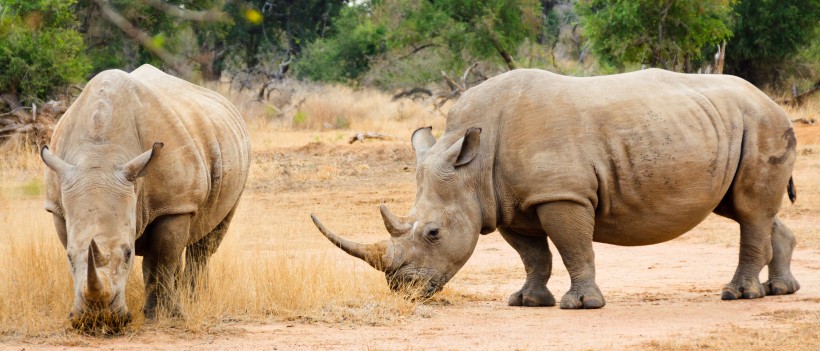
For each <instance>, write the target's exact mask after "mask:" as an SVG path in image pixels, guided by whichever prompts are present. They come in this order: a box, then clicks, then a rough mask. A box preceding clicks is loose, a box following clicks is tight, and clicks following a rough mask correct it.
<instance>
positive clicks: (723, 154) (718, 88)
mask: <svg viewBox="0 0 820 351" xmlns="http://www.w3.org/2000/svg"><path fill="white" fill-rule="evenodd" d="M795 143H796V141H795V137H794V133H793V131H792V126H791V123H790V122H789V119H788V118H787V116H786V114H785V113H784V112H783V110H782V109H780V107H778V105H777V104H775V103H774V102H773V101H772V100H771V99H769V98H768V97H767V96H766V95H765V94H763V93H762V92H760V90H758V89H756V88H755V87H754V86H752V85H751V84H749V83H747V82H745V81H743V80H742V79H739V78H736V77H732V76H723V75H686V74H679V73H672V72H667V71H663V70H658V69H650V70H645V71H640V72H635V73H627V74H618V75H612V76H603V77H590V78H575V77H565V76H560V75H556V74H552V73H549V72H545V71H539V70H515V71H512V72H509V73H505V74H502V75H499V76H497V77H494V78H492V79H489V80H487V81H486V82H484V83H482V84H480V85H478V86H476V87H474V88H472V89H470V90H469V91H467V92H466V93H465V94H464V96H462V97H461V99H459V101H458V103H456V104H455V105H454V106H453V107H452V109H451V110H450V113H449V115H448V117H447V127H446V130H445V131H444V134H443V135H442V136H441V138H440V139H439V140H438V141H436V139H435V138H434V137H433V135H432V134H431V128H421V129H418V130H416V131H415V132H414V133H413V136H412V144H413V148H414V149H415V150H416V164H417V169H416V180H417V193H416V202H415V205H414V206H413V208H412V209H411V210H410V214H409V216H408V217H405V218H399V217H395V216H393V215H391V214H390V213H389V212H388V211H387V210H386V208H385V207H383V206H382V208H381V210H382V216H383V218H384V222H385V226H386V227H387V230H388V231H389V232H390V234H391V235H392V238H391V239H390V240H386V241H382V242H379V243H375V244H368V245H363V244H358V243H354V242H350V241H348V240H346V239H343V238H341V237H339V236H337V235H335V234H333V233H332V232H330V231H329V230H327V229H326V228H325V227H323V226H322V225H321V224H320V223H319V221H318V220H317V219H316V217H315V216H314V217H313V220H314V223H315V224H316V225H317V226H318V227H319V229H320V230H321V231H322V232H323V233H324V235H325V236H327V238H328V239H330V241H332V242H333V243H335V244H336V245H338V246H339V247H340V248H341V249H342V250H344V251H346V252H347V253H348V254H351V255H353V256H355V257H358V258H360V259H363V260H365V261H367V262H368V263H369V264H370V265H372V266H374V267H376V268H377V269H380V270H382V271H384V272H385V273H386V276H387V278H388V281H389V282H390V283H391V287H393V288H394V289H395V288H397V287H399V286H401V285H402V284H403V283H420V284H421V285H422V286H421V288H422V290H421V293H422V294H423V295H427V296H429V295H432V294H434V293H435V292H437V291H439V290H440V289H441V288H442V287H443V286H444V284H445V283H446V282H447V281H448V280H450V278H452V277H453V275H454V274H455V273H456V272H457V271H458V270H459V268H461V266H462V265H464V263H465V262H466V261H467V259H468V258H469V257H470V255H471V254H472V252H473V250H474V248H475V245H476V241H477V240H478V236H479V233H482V234H487V233H490V232H492V231H494V230H496V229H498V231H499V232H500V233H501V235H502V236H503V237H504V239H505V240H506V241H507V242H508V243H509V244H510V245H511V246H512V247H513V248H514V249H515V250H516V251H518V253H519V254H520V255H521V259H522V261H523V262H524V268H525V270H526V281H525V283H524V286H523V287H522V288H521V290H519V291H517V292H515V293H514V294H512V295H511V296H510V298H509V304H510V305H513V306H520V305H523V306H553V305H555V299H554V298H553V296H552V294H551V293H550V292H549V290H547V288H546V283H547V280H548V279H549V277H550V274H551V268H552V262H551V261H552V255H551V253H550V250H549V248H548V245H547V237H549V238H550V239H551V241H552V242H553V244H554V245H555V247H556V248H557V249H558V252H559V253H560V254H561V258H562V259H563V261H564V264H565V265H566V267H567V270H568V271H569V274H570V278H571V281H572V286H571V287H570V289H569V291H568V292H567V293H566V294H565V295H564V297H563V298H562V299H561V308H600V307H602V306H604V304H605V303H604V297H603V295H602V294H601V291H600V290H599V289H598V286H597V284H596V283H595V263H594V253H593V251H592V242H593V241H596V242H602V243H609V244H615V245H626V246H633V245H649V244H655V243H660V242H664V241H667V240H671V239H673V238H676V237H678V236H679V235H681V234H683V233H685V232H687V231H688V230H690V229H692V228H693V227H694V226H696V225H697V224H698V223H700V222H701V221H703V219H704V218H706V216H708V215H709V213H711V212H714V213H717V214H719V215H721V216H724V217H728V218H730V219H733V220H735V221H737V222H738V223H739V224H740V260H739V264H738V267H737V271H736V272H735V275H734V277H733V278H732V281H731V282H730V283H729V284H728V285H726V286H725V287H724V288H723V293H722V296H721V297H722V298H723V299H724V300H732V299H738V298H744V299H746V298H758V297H763V296H764V295H766V294H771V295H779V294H791V293H794V292H795V291H797V290H798V289H799V287H800V286H799V285H798V283H797V281H796V280H795V279H794V277H793V276H792V274H791V271H790V268H789V265H790V261H791V256H792V250H793V248H794V245H795V239H794V236H793V235H792V233H791V231H790V230H789V229H788V228H786V226H785V225H784V224H783V223H782V222H781V221H780V220H779V219H778V218H777V216H776V215H777V212H778V209H779V208H780V205H781V202H782V199H783V194H784V192H786V190H787V188H788V190H789V197H790V199H791V200H792V201H794V199H795V196H796V194H795V192H794V185H793V183H792V181H791V173H792V166H793V164H794V160H795V157H796V156H795ZM766 265H768V266H769V280H768V281H767V282H766V283H765V284H761V283H760V281H759V279H758V275H759V273H760V271H761V270H762V269H763V267H764V266H766Z"/></svg>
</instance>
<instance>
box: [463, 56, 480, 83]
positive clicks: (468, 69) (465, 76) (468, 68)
mask: <svg viewBox="0 0 820 351" xmlns="http://www.w3.org/2000/svg"><path fill="white" fill-rule="evenodd" d="M476 66H478V62H475V63H473V64H472V65H471V66H470V67H467V69H465V70H464V74H462V75H461V87H462V88H464V90H467V88H468V87H467V75H469V74H470V71H471V70H472V69H473V68H476Z"/></svg>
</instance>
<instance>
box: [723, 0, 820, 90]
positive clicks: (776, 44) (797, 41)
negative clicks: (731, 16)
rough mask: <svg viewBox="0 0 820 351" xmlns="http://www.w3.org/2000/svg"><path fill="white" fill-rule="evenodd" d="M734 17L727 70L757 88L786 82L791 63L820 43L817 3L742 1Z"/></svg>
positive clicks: (819, 6)
mask: <svg viewBox="0 0 820 351" xmlns="http://www.w3.org/2000/svg"><path fill="white" fill-rule="evenodd" d="M735 13H736V16H735V20H734V25H733V27H732V30H733V32H734V36H733V37H732V40H731V41H730V42H729V44H728V46H727V50H726V51H727V55H726V65H727V70H728V71H729V72H731V73H733V74H736V75H739V76H741V77H744V78H746V79H747V80H749V81H751V82H753V83H755V84H771V83H775V82H776V81H778V80H779V79H780V78H783V77H782V76H780V74H779V73H780V72H782V71H783V70H784V68H785V67H784V66H786V65H787V64H788V60H789V59H791V58H794V57H795V55H796V54H798V53H799V51H800V49H801V48H803V47H806V46H807V45H809V44H812V43H813V44H814V45H817V42H818V41H820V38H818V36H817V32H818V27H820V1H818V0H778V1H774V0H741V1H740V3H738V4H737V6H736V7H735ZM815 63H816V62H815Z"/></svg>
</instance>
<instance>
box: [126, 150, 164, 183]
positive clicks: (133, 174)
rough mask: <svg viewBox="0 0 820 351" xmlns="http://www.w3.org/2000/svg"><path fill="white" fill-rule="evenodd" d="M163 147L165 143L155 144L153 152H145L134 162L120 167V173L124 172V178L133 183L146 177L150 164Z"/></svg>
mask: <svg viewBox="0 0 820 351" xmlns="http://www.w3.org/2000/svg"><path fill="white" fill-rule="evenodd" d="M163 145H164V144H163V143H154V146H153V147H151V150H148V151H146V152H143V153H142V154H141V155H139V156H137V157H135V158H134V159H133V160H131V161H128V163H126V164H124V165H122V166H120V172H122V175H123V177H125V179H128V180H129V181H132V182H133V181H135V180H136V179H137V178H139V177H142V176H144V175H145V172H146V170H147V168H148V164H149V163H151V160H152V159H154V158H155V156H156V155H157V153H158V152H159V150H160V149H162V146H163Z"/></svg>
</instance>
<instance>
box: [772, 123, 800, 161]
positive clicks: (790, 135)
mask: <svg viewBox="0 0 820 351" xmlns="http://www.w3.org/2000/svg"><path fill="white" fill-rule="evenodd" d="M783 139H786V151H785V152H783V154H782V155H780V156H771V157H769V164H773V165H779V164H783V162H786V158H788V156H789V152H790V151H794V148H795V147H796V146H797V138H795V137H794V129H793V128H789V129H786V131H785V132H783Z"/></svg>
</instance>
